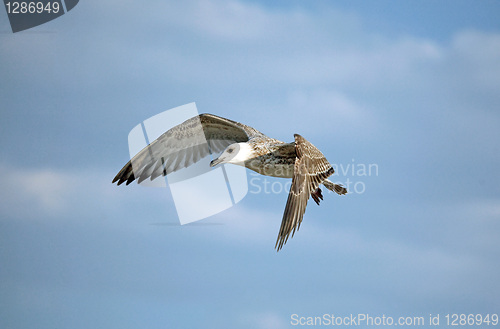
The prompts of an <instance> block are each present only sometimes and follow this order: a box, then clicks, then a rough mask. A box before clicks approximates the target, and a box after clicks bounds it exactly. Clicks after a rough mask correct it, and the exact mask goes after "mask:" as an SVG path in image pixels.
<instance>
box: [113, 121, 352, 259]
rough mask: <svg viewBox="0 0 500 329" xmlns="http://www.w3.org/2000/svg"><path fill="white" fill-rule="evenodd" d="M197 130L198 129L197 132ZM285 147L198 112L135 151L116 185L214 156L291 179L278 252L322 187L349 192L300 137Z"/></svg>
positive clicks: (239, 125)
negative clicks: (331, 177) (216, 154)
mask: <svg viewBox="0 0 500 329" xmlns="http://www.w3.org/2000/svg"><path fill="white" fill-rule="evenodd" d="M200 128H201V129H200ZM294 137H295V141H294V142H291V143H284V142H282V141H279V140H277V139H274V138H270V137H267V136H266V135H264V134H263V133H261V132H260V131H258V130H256V129H254V128H252V127H249V126H247V125H244V124H242V123H239V122H235V121H232V120H229V119H225V118H222V117H219V116H216V115H213V114H201V115H199V116H195V117H193V118H191V119H189V120H186V121H185V122H183V123H181V124H179V125H177V126H175V127H173V128H171V129H169V130H167V131H166V132H165V133H163V134H162V135H161V136H160V137H158V138H157V139H156V140H154V141H153V142H152V143H150V144H149V145H148V146H146V147H145V148H144V149H142V150H141V151H140V152H139V153H137V154H136V155H135V156H134V157H133V158H132V159H131V160H130V161H129V162H128V163H127V164H126V165H125V166H124V167H123V168H122V170H120V172H119V173H118V174H117V175H116V176H115V178H114V179H113V183H115V182H117V185H120V184H122V183H124V182H125V183H126V185H128V184H130V183H131V182H133V181H134V180H136V179H137V182H138V183H140V182H142V181H143V180H145V179H147V178H149V179H150V180H153V179H155V178H157V177H159V176H166V175H168V174H170V173H172V172H175V171H177V170H179V169H182V168H186V167H188V166H190V165H192V164H193V163H196V162H198V161H199V160H201V159H203V158H204V157H206V156H208V155H210V154H212V153H220V152H222V153H221V154H220V156H219V157H218V158H216V159H214V160H212V161H211V162H210V166H211V167H214V166H216V165H218V164H222V163H231V164H236V165H240V166H244V167H247V168H249V169H251V170H253V171H255V172H257V173H259V174H262V175H266V176H273V177H282V178H291V179H292V185H291V187H290V193H289V194H288V200H287V202H286V206H285V212H284V214H283V219H282V221H281V227H280V230H279V233H278V239H277V240H276V245H275V248H276V249H277V251H279V250H280V249H281V248H282V247H283V245H284V244H285V243H286V242H287V240H288V237H289V236H290V234H291V235H292V237H293V235H294V234H295V231H296V230H298V229H299V228H300V224H301V222H302V218H303V217H304V213H305V211H306V206H307V201H308V200H309V196H311V197H312V198H313V200H314V201H315V202H316V203H317V204H318V205H319V203H320V200H323V195H322V193H321V189H320V185H321V184H323V185H324V186H325V187H326V188H327V189H329V190H331V191H334V192H336V193H337V194H339V195H343V194H346V193H347V190H346V189H345V188H344V187H343V186H341V185H338V184H334V183H333V182H331V181H329V180H328V179H327V178H328V177H329V176H331V175H332V174H333V173H334V170H333V167H332V166H331V165H330V163H329V162H328V160H327V159H326V158H325V156H324V155H323V154H322V153H321V152H320V151H319V150H318V149H317V148H316V147H315V146H314V145H313V144H311V143H310V142H308V141H307V140H306V139H305V138H304V137H302V136H300V135H299V134H294Z"/></svg>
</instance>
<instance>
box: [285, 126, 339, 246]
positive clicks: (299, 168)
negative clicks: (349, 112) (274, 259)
mask: <svg viewBox="0 0 500 329" xmlns="http://www.w3.org/2000/svg"><path fill="white" fill-rule="evenodd" d="M294 136H295V148H296V152H295V153H296V158H295V164H294V173H293V178H292V185H291V187H290V193H288V199H287V202H286V206H285V211H284V213H283V219H282V221H281V227H280V230H279V233H278V239H277V240H276V245H275V248H276V249H277V250H278V251H279V250H280V249H281V248H282V247H283V246H284V245H285V243H286V242H287V241H288V238H289V237H290V234H291V235H292V237H293V236H294V234H295V231H298V230H299V228H300V224H301V223H302V219H303V218H304V213H305V211H306V206H307V201H308V200H309V196H310V195H311V193H313V192H314V191H316V189H317V188H318V186H319V185H320V184H321V183H322V182H323V181H324V180H325V179H326V178H328V177H329V176H330V175H332V174H333V172H334V170H333V168H332V166H331V165H330V163H329V162H328V160H326V158H325V156H324V155H323V154H322V153H321V152H320V151H319V150H318V149H317V148H316V147H315V146H314V145H312V144H311V143H309V142H308V141H307V140H306V139H304V138H303V137H302V136H300V135H298V134H295V135H294Z"/></svg>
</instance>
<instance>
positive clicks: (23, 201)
mask: <svg viewBox="0 0 500 329" xmlns="http://www.w3.org/2000/svg"><path fill="white" fill-rule="evenodd" d="M0 170H1V172H2V173H3V175H4V177H5V180H4V183H3V184H2V187H1V189H0V196H1V198H2V200H3V202H2V207H1V211H2V213H4V214H10V215H12V214H18V215H19V214H22V215H28V214H31V215H34V216H38V215H58V214H61V213H62V212H64V211H66V210H67V207H68V200H67V197H68V195H69V194H70V193H71V192H72V191H73V190H74V189H75V187H76V186H77V184H76V183H77V180H76V179H75V178H74V177H72V176H71V175H68V174H63V173H60V172H57V171H55V170H51V169H38V168H35V169H19V168H13V167H9V166H6V165H1V166H0Z"/></svg>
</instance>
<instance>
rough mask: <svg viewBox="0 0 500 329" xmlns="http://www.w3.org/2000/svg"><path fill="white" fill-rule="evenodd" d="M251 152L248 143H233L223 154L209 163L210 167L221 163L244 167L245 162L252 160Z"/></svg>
mask: <svg viewBox="0 0 500 329" xmlns="http://www.w3.org/2000/svg"><path fill="white" fill-rule="evenodd" d="M253 153H254V152H253V150H252V147H251V146H250V145H248V143H234V144H231V145H229V146H228V147H226V149H225V150H224V152H222V154H221V155H220V156H219V157H218V158H217V159H214V160H212V161H211V162H210V167H215V166H216V165H218V164H221V163H232V164H237V165H240V166H244V165H245V161H246V160H249V159H251V158H252V155H253Z"/></svg>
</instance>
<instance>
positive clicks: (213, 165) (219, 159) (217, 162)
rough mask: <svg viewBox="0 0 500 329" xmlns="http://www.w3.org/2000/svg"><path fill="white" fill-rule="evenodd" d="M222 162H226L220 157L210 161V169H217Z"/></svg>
mask: <svg viewBox="0 0 500 329" xmlns="http://www.w3.org/2000/svg"><path fill="white" fill-rule="evenodd" d="M222 162H224V160H223V159H221V158H220V157H219V158H217V159H215V160H212V161H210V167H215V166H216V165H218V164H219V163H222Z"/></svg>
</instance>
